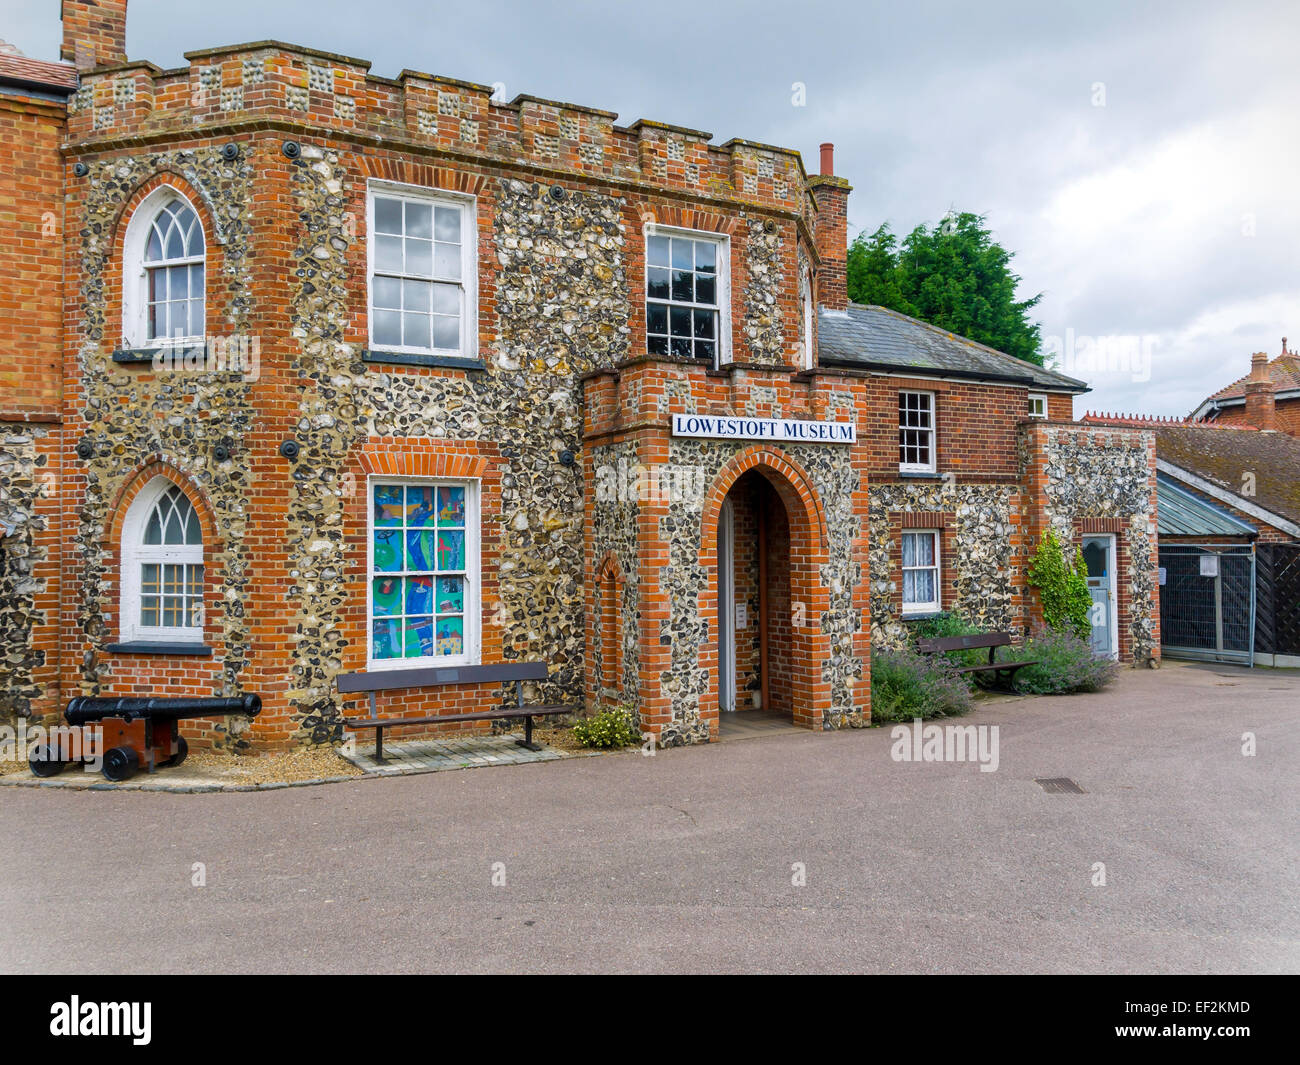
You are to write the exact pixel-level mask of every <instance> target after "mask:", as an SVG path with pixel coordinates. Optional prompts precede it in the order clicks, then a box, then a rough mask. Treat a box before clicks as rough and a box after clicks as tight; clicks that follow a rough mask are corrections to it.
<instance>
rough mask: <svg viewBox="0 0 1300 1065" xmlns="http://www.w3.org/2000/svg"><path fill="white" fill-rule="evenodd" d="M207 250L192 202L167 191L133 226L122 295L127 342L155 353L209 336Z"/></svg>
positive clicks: (140, 210)
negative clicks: (161, 347)
mask: <svg viewBox="0 0 1300 1065" xmlns="http://www.w3.org/2000/svg"><path fill="white" fill-rule="evenodd" d="M206 253H207V245H206V241H205V238H204V235H203V223H202V221H200V219H199V216H198V213H197V212H196V211H195V210H194V207H193V206H192V205H191V204H190V202H189V201H188V200H186V199H185V197H184V196H182V195H181V194H180V193H179V192H177V191H176V190H175V189H172V188H169V187H167V186H162V187H160V188H158V189H156V190H155V191H154V192H153V193H151V194H150V195H149V196H148V197H146V198H145V200H144V201H143V202H142V203H141V204H140V206H139V207H137V208H136V210H135V213H134V214H133V215H132V216H131V221H130V223H129V224H128V226H127V233H126V244H125V254H126V261H125V263H124V267H125V269H124V270H123V277H124V279H125V281H126V287H125V289H124V291H123V293H122V297H123V298H122V315H123V334H124V337H123V339H124V341H125V342H126V344H127V345H128V346H132V345H135V346H140V347H155V346H157V345H159V344H164V343H172V344H175V343H176V342H177V341H194V340H197V339H198V338H200V337H202V336H203V335H204V330H205V324H206V316H207V315H206V307H205V296H206V291H207V277H206V265H205V264H206Z"/></svg>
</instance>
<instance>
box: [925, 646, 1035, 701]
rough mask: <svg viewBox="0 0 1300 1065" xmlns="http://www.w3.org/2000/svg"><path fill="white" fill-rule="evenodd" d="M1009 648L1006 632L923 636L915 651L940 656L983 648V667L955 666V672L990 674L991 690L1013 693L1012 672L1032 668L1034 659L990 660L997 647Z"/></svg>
mask: <svg viewBox="0 0 1300 1065" xmlns="http://www.w3.org/2000/svg"><path fill="white" fill-rule="evenodd" d="M1010 646H1011V633H1009V632H979V633H974V634H972V635H970V636H936V637H923V638H921V639H919V640H917V641H916V649H917V650H918V651H920V652H921V654H923V655H938V654H943V653H944V652H945V651H969V650H972V649H975V650H978V649H979V648H981V647H987V648H988V649H989V660H988V664H987V665H980V666H959V667H957V670H956V672H957V673H959V674H960V673H992V674H994V678H995V679H994V682H993V685H992V686H993V687H1003V688H1005V689H1006V690H1007V691H1013V690H1014V683H1013V682H1014V681H1015V677H1016V670H1018V669H1024V668H1025V666H1036V665H1038V660H1037V659H1032V660H1031V659H1026V660H1025V661H1023V662H995V661H994V660H993V656H994V653H995V650H996V649H997V648H999V647H1010Z"/></svg>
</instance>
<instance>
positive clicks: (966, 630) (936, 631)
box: [904, 610, 989, 687]
mask: <svg viewBox="0 0 1300 1065" xmlns="http://www.w3.org/2000/svg"><path fill="white" fill-rule="evenodd" d="M904 625H905V627H906V628H907V637H908V642H909V644H910V646H911V647H912V648H913V649H915V647H916V644H917V641H918V640H941V639H945V638H946V637H949V636H975V635H978V634H979V633H981V632H983V631H984V630H983V629H981V628H980V627H979V626H978V625H972V624H971V623H970V622H969V621H967V620H966V619H965V618H963V617H962V616H961V615H960V614H954V613H952V612H951V611H948V610H945V611H944V612H943V613H942V614H934V615H932V616H930V617H928V618H917V619H916V620H915V621H906V622H904ZM940 657H942V658H946V659H947V660H948V661H950V662H953V663H955V664H956V665H959V666H982V665H986V664H987V663H988V660H989V653H988V651H987V650H986V649H982V648H976V649H974V650H971V651H945V652H944V653H943V654H942V655H941V656H940ZM966 683H967V686H968V687H973V686H974V683H975V681H974V674H967V675H966Z"/></svg>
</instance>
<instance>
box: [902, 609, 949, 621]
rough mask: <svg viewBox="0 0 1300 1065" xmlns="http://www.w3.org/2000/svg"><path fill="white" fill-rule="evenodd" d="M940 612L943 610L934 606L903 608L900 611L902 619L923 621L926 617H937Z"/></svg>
mask: <svg viewBox="0 0 1300 1065" xmlns="http://www.w3.org/2000/svg"><path fill="white" fill-rule="evenodd" d="M942 614H943V611H942V610H940V609H939V608H938V607H934V608H933V609H931V608H927V609H925V610H904V611H903V612H902V616H903V620H904V621H925V620H926V619H927V618H937V617H940V616H941V615H942Z"/></svg>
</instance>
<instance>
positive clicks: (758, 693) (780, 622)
mask: <svg viewBox="0 0 1300 1065" xmlns="http://www.w3.org/2000/svg"><path fill="white" fill-rule="evenodd" d="M717 539H718V712H719V713H720V714H724V715H729V714H749V715H761V716H762V718H763V720H773V719H775V718H777V717H778V716H779V717H781V718H784V719H785V721H786V722H787V723H789V722H792V721H793V701H792V698H793V691H792V687H791V672H790V670H791V657H790V655H791V641H790V637H791V619H792V609H791V607H792V604H791V597H790V520H789V517H788V515H787V514H786V508H785V502H784V501H783V500H782V499H781V496H780V494H779V493H778V492H777V491H776V489H775V488H774V487H773V486H772V483H771V482H770V481H769V480H768V479H767V478H766V477H765V476H764V475H763V474H762V473H761V472H760V471H759V470H750V471H748V472H746V473H744V474H742V475H741V476H740V477H739V478H738V479H737V480H736V482H735V484H733V485H732V486H731V489H730V490H729V491H728V492H727V495H726V498H725V499H724V500H723V501H722V506H721V508H720V509H719V512H718V529H717ZM720 720H721V722H722V724H724V726H725V725H726V724H728V723H729V722H730V723H739V722H740V720H741V719H729V718H726V717H724V718H722V719H720ZM744 720H745V723H746V724H747V725H754V724H756V723H757V720H758V719H757V717H749V718H747V719H744Z"/></svg>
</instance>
